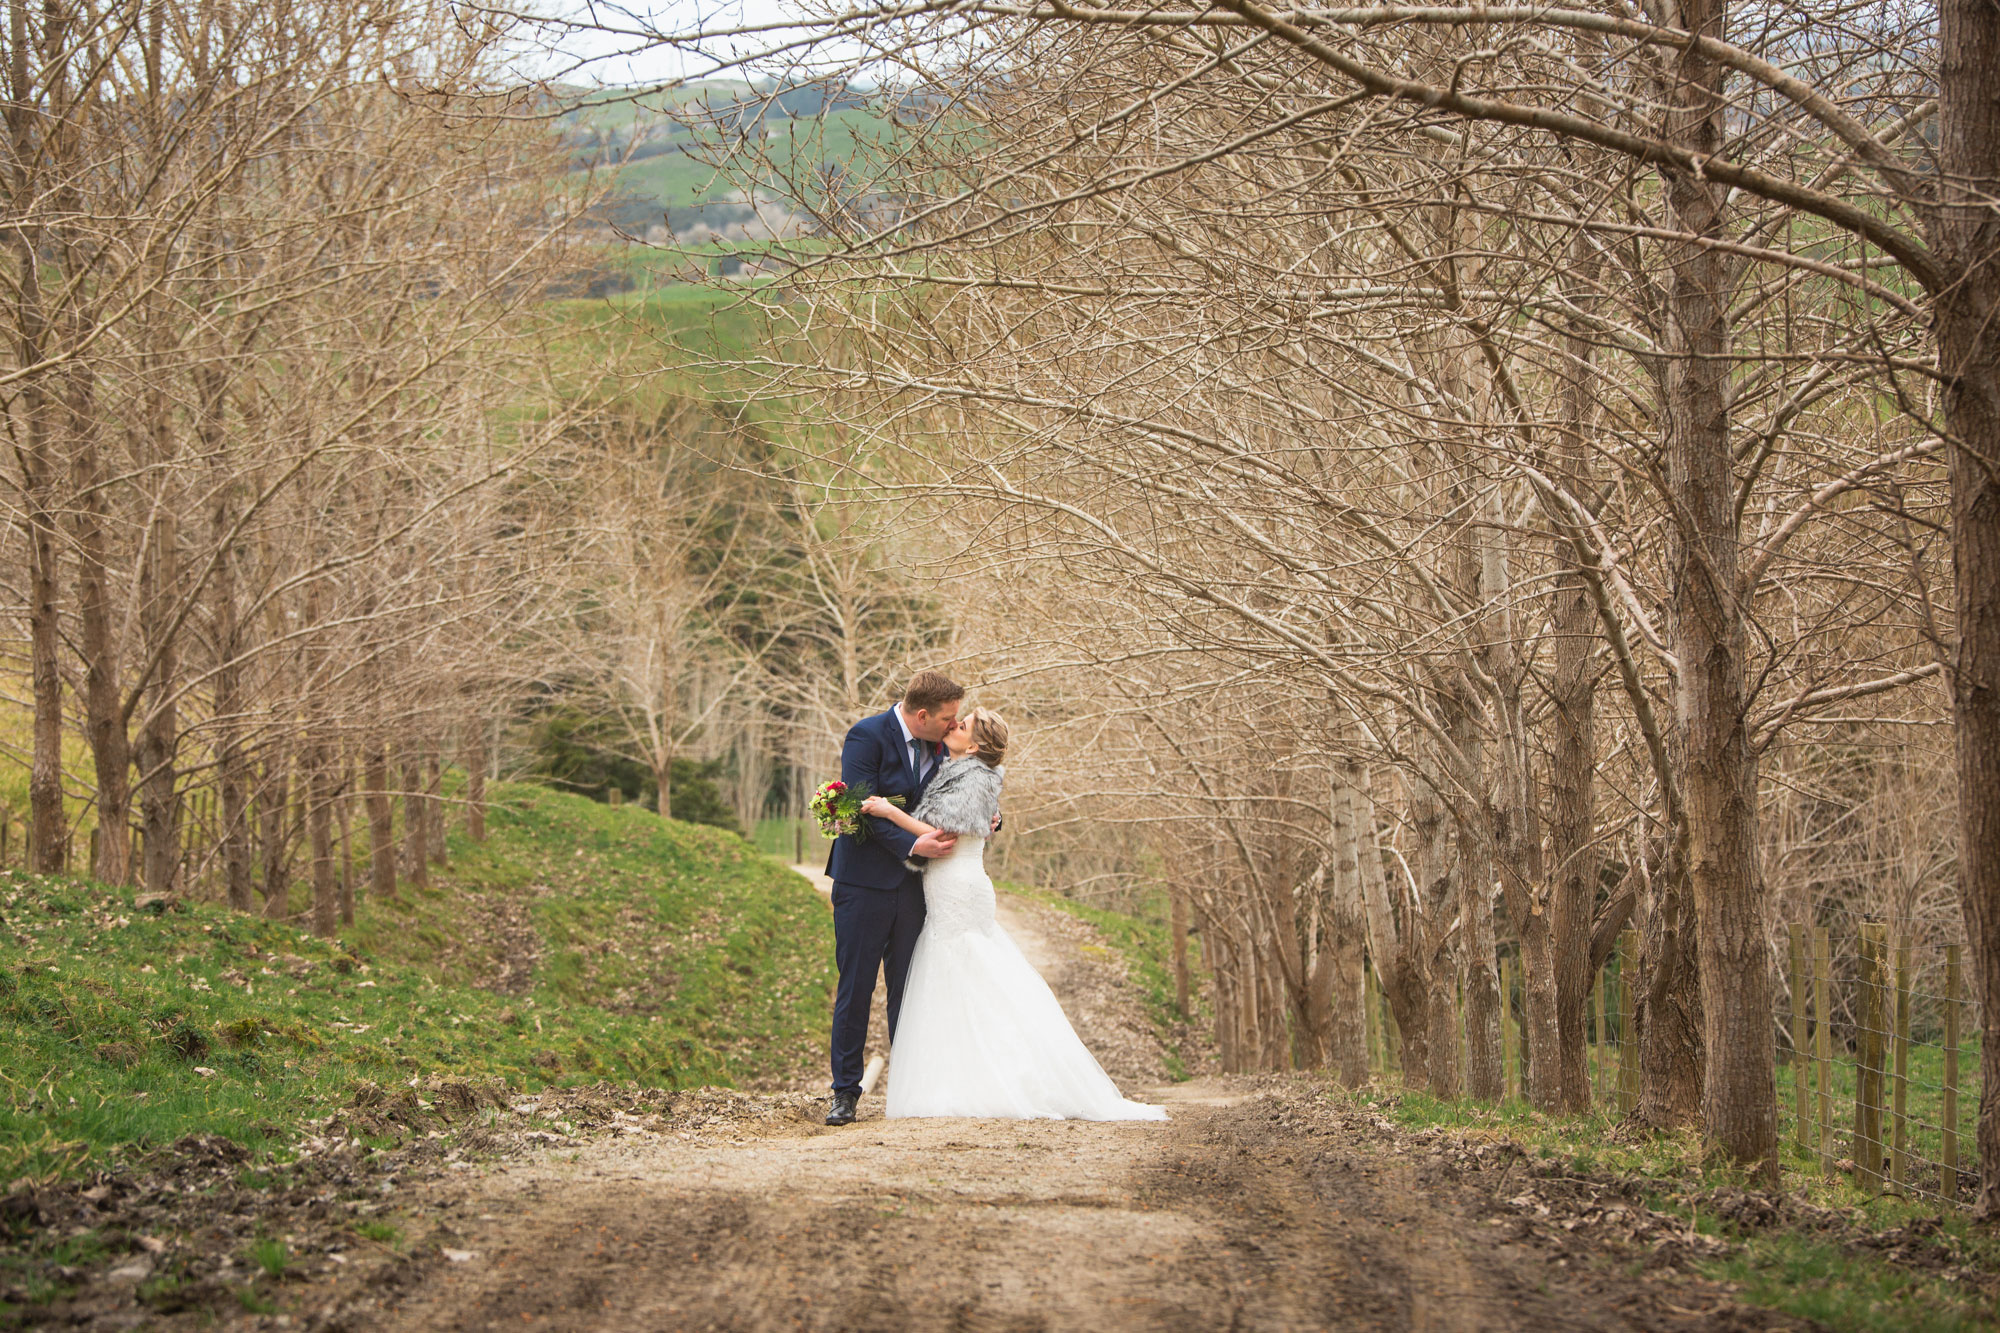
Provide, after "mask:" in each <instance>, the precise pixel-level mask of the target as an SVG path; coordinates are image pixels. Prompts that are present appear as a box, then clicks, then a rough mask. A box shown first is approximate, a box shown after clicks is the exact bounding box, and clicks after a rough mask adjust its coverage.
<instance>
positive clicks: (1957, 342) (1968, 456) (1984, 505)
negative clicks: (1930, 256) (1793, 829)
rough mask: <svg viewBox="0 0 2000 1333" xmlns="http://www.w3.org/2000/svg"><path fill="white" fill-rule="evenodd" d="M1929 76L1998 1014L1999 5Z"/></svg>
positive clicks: (1996, 1189) (1970, 771)
mask: <svg viewBox="0 0 2000 1333" xmlns="http://www.w3.org/2000/svg"><path fill="white" fill-rule="evenodd" d="M1941 19H1942V28H1941V37H1942V40H1941V41H1940V43H1939V49H1940V52H1941V59H1942V68H1941V70H1940V77H1939V81H1938V122H1939V125H1938V148H1939V159H1940V163H1941V166H1942V170H1941V171H1940V173H1939V175H1938V187H1937V188H1938V190H1939V192H1940V201H1939V202H1940V206H1939V208H1938V209H1937V211H1936V214H1935V221H1934V223H1933V228H1934V233H1935V237H1936V240H1937V242H1938V245H1937V248H1938V250H1939V252H1940V254H1941V256H1942V257H1943V259H1944V260H1945V262H1946V263H1947V264H1948V265H1949V266H1950V268H1951V270H1952V276H1953V278H1954V279H1955V281H1953V282H1952V283H1951V284H1950V285H1949V287H1948V288H1947V289H1946V290H1945V291H1944V292H1942V293H1941V294H1940V295H1939V297H1938V301H1937V333H1938V364H1939V368H1940V369H1941V370H1942V371H1943V372H1944V375H1945V398H1944V407H1945V420H1946V421H1947V422H1948V423H1949V425H1950V428H1951V434H1952V445H1951V449H1950V453H1949V467H1950V471H1951V516H1952V536H1953V545H1952V566H1953V571H1954V574H1955V576H1956V577H1955V582H1956V592H1955V598H1956V607H1957V619H1958V644H1957V651H1956V653H1955V654H1954V658H1953V661H1952V681H1951V686H1952V708H1953V714H1954V720H1955V721H1956V724H1957V747H1958V819H1959V846H1958V888H1959V902H1960V905H1961V910H1962V912H1963V914H1964V917H1965V932H1966V938H1967V939H1968V940H1969V941H1970V942H1971V945H1972V962H1973V971H1974V979H1973V991H1974V994H1975V996H1976V997H1977V999H1978V1003H1979V1005H1980V1012H1981V1013H1982V1014H1985V1015H1987V1016H1988V1017H1987V1022H1988V1026H1989V1027H1991V1026H1992V1023H1993V1018H1992V1016H1993V1015H1996V1014H2000V782H1996V781H1995V779H1994V775H1995V774H1996V773H2000V479H1996V477H1995V475H1994V468H1995V466H1996V462H1995V460H1996V459H2000V270H1996V267H1995V264H1994V256H1995V255H1996V254H2000V212H1996V211H1995V209H1994V206H1993V202H1992V201H1993V199H1994V198H1995V197H1996V192H2000V12H1996V11H1995V9H1994V7H1993V5H1992V4H1991V3H1990V0H1985V2H1982V0H1945V2H1944V4H1943V6H1942V9H1941ZM1979 1067H1980V1075H1981V1083H1980V1094H1979V1128H1978V1138H1979V1163H1980V1183H1979V1199H1978V1203H1977V1205H1976V1213H1977V1215H1978V1216H1979V1217H1981V1218H1985V1219H1988V1220H1992V1219H1996V1218H2000V1041H1992V1040H1989V1041H1986V1042H1983V1043H1981V1046H1980V1056H1979Z"/></svg>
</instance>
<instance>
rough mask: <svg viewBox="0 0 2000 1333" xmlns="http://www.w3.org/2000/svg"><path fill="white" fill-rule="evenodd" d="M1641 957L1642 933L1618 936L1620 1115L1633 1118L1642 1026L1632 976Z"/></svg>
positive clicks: (1636, 1098)
mask: <svg viewBox="0 0 2000 1333" xmlns="http://www.w3.org/2000/svg"><path fill="white" fill-rule="evenodd" d="M1638 957H1639V932H1638V931H1636V930H1624V931H1620V932H1619V933H1618V1113H1619V1114H1620V1115H1630V1114H1631V1113H1632V1108H1633V1107H1634V1106H1637V1105H1638V1104H1639V1063H1638V1058H1637V1057H1638V1048H1639V1024H1638V1015H1637V1014H1635V1013H1633V1012H1632V1008H1633V1003H1634V1000H1633V997H1634V996H1635V995H1637V994H1638V989H1639V988H1638V987H1637V986H1635V985H1634V984H1633V982H1634V980H1635V978H1634V977H1633V975H1632V973H1633V971H1634V970H1635V964H1636V963H1637V960H1638Z"/></svg>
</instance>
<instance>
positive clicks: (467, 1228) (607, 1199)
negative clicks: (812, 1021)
mask: <svg viewBox="0 0 2000 1333" xmlns="http://www.w3.org/2000/svg"><path fill="white" fill-rule="evenodd" d="M1009 923H1010V925H1011V927H1012V928H1013V929H1014V931H1015V932H1016V933H1017V935H1021V936H1022V943H1023V944H1024V946H1025V947H1026V948H1027V949H1028V950H1029V951H1030V952H1031V953H1033V954H1035V955H1036V956H1037V957H1038V958H1039V959H1040V960H1041V961H1042V963H1043V964H1044V966H1045V967H1046V969H1047V972H1048V974H1049V975H1050V976H1051V978H1052V980H1053V981H1054V982H1055V983H1056V985H1057V989H1058V993H1059V994H1064V995H1065V1000H1066V1003H1068V1002H1071V1000H1072V996H1073V997H1074V1008H1075V1009H1076V1010H1077V1011H1079V1012H1082V1011H1087V1012H1091V1013H1100V1012H1102V1011H1103V1010H1104V1008H1105V1006H1104V1004H1103V1003H1102V997H1101V996H1098V997H1097V998H1096V999H1092V998H1091V996H1092V993H1093V992H1092V988H1093V986H1096V988H1097V990H1099V991H1101V990H1102V985H1101V983H1102V981H1103V978H1102V976H1101V975H1098V976H1093V975H1092V974H1093V968H1092V967H1091V966H1090V965H1089V964H1090V963H1091V962H1092V961H1093V960H1091V959H1090V958H1087V957H1086V956H1084V955H1083V954H1082V953H1081V952H1080V946H1079V945H1078V944H1077V942H1076V941H1075V940H1070V939H1063V938H1058V937H1056V936H1055V935H1054V934H1053V933H1051V932H1047V931H1043V930H1041V929H1040V928H1038V926H1037V924H1036V918H1035V917H1034V916H1033V915H1032V914H1031V913H1030V912H1027V911H1024V910H1023V909H1022V908H1021V907H1020V906H1019V905H1016V907H1015V908H1014V909H1013V912H1012V914H1011V915H1010V917H1009ZM1065 992H1068V993H1065ZM1113 1021H1122V1020H1121V1019H1120V1018H1119V1017H1118V1016H1115V1015H1114V1019H1113ZM1080 1026H1083V1025H1082V1024H1080ZM1084 1031H1085V1036H1086V1039H1087V1040H1088V1039H1091V1037H1092V1033H1091V1031H1090V1030H1089V1028H1088V1027H1087V1026H1086V1027H1084ZM1114 1044H1115V1042H1114ZM1128 1054H1129V1053H1128ZM1142 1095H1150V1096H1152V1097H1155V1098H1157V1099H1159V1100H1163V1101H1165V1102H1167V1103H1168V1104H1169V1105H1170V1106H1171V1107H1172V1111H1173V1119H1172V1121H1171V1122H1170V1123H1168V1124H1166V1125H1157V1124H1111V1125H1098V1124H1077V1123H1040V1122H1037V1123H1015V1122H996V1121H939V1120H931V1121H893V1122H892V1121H885V1120H883V1119H881V1118H880V1114H881V1112H880V1100H879V1098H871V1099H869V1101H868V1102H867V1103H864V1111H863V1119H862V1120H861V1121H860V1122H859V1123H857V1124H856V1125H854V1126H852V1127H850V1128H846V1129H840V1130H829V1129H826V1128H824V1127H823V1126H820V1125H818V1124H816V1123H814V1122H813V1121H812V1120H811V1119H810V1118H808V1117H809V1115H810V1111H811V1109H812V1108H811V1107H809V1106H807V1105H806V1104H804V1103H803V1102H801V1101H798V1100H797V1099H795V1100H794V1102H793V1103H792V1106H791V1109H790V1110H788V1111H787V1112H786V1113H785V1114H782V1115H778V1116H776V1117H775V1118H768V1117H767V1118H766V1119H764V1120H761V1121H758V1122H756V1123H755V1124H752V1125H747V1126H743V1127H739V1128H735V1129H732V1128H730V1127H729V1126H728V1125H727V1124H722V1125H720V1126H719V1127H718V1126H711V1127H710V1128H709V1129H707V1130H704V1131H700V1132H691V1131H683V1132H678V1133H675V1132H667V1133H647V1132H643V1131H634V1132H631V1133H625V1134H620V1135H617V1136H615V1137H612V1138H605V1139H593V1140H589V1141H587V1142H584V1143H583V1144H582V1145H581V1146H576V1147H569V1146H566V1147H564V1148H563V1149H560V1150H557V1151H554V1152H548V1153H544V1154H542V1155H540V1156H537V1157H531V1158H529V1159H527V1160H513V1161H507V1162H502V1163H500V1164H498V1165H496V1166H494V1167H492V1168H490V1169H489V1170H488V1171H487V1173H486V1174H484V1175H483V1176H479V1177H478V1178H476V1179H468V1178H467V1176H465V1175H461V1176H460V1177H459V1178H458V1179H457V1180H454V1181H451V1182H449V1188H444V1187H442V1186H441V1187H440V1189H439V1191H438V1193H437V1195H436V1197H435V1199H434V1202H433V1205H432V1207H431V1208H430V1210H429V1217H428V1218H427V1219H426V1220H427V1223H428V1225H430V1226H432V1227H434V1228H435V1230H434V1231H433V1232H432V1233H431V1235H430V1238H429V1239H428V1241H427V1242H426V1243H425V1245H424V1248H425V1250H426V1252H433V1248H432V1247H442V1248H441V1249H436V1250H435V1251H434V1252H435V1253H437V1254H438V1255H439V1256H440V1257H439V1258H437V1259H436V1260H435V1261H434V1262H431V1263H426V1264H418V1263H412V1264H408V1265H405V1266H404V1267H403V1268H402V1269H401V1270H399V1273H400V1276H399V1279H398V1281H397V1282H395V1283H394V1284H391V1285H392V1287H393V1288H400V1290H391V1291H384V1292H382V1293H381V1297H382V1298H381V1299H380V1300H379V1301H377V1300H370V1301H367V1302H362V1303H358V1304H357V1303H347V1304H345V1306H344V1309H343V1310H342V1317H341V1318H340V1319H339V1320H338V1322H340V1323H342V1324H344V1325H345V1326H346V1327H348V1328H363V1327H379V1328H385V1329H392V1330H408V1331H409V1333H417V1331H418V1330H425V1331H428V1330H484V1329H496V1328H555V1329H565V1330H570V1329H574V1330H607V1331H608V1330H654V1329H657V1330H673V1329H728V1330H764V1329H799V1328H802V1329H812V1330H846V1329H863V1328H865V1329H871V1330H876V1329H881V1330H897V1329H974V1330H1071V1329H1074V1330H1098V1329H1187V1330H1210V1329H1245V1330H1260V1329H1287V1330H1288V1329H1320V1328H1324V1329H1341V1330H1350V1329H1351V1330H1374V1329H1382V1330H1399V1331H1400V1330H1432V1329H1436V1330H1468V1331H1470V1330H1496V1329H1532V1330H1536V1333H1556V1331H1557V1330H1579V1331H1582V1330H1619V1329H1750V1328H1758V1329H1762V1328H1772V1329H1777V1328H1787V1329H1795V1328H1805V1327H1809V1325H1805V1324H1802V1323H1801V1322H1799V1321H1797V1320H1793V1319H1786V1318H1781V1317H1777V1316H1772V1315H1768V1314H1766V1313H1764V1312H1761V1311H1755V1310H1749V1309H1745V1308H1742V1307H1739V1306H1737V1305H1735V1304H1734V1303H1733V1302H1732V1301H1731V1300H1730V1299H1729V1298H1728V1295H1727V1293H1726V1292H1724V1291H1722V1290H1720V1289H1717V1288H1714V1287H1711V1286H1709V1285H1708V1284H1705V1283H1703V1282H1702V1281H1700V1280H1699V1279H1696V1278H1693V1277H1691V1276H1688V1275H1687V1274H1686V1273H1685V1272H1683V1271H1680V1270H1678V1269H1676V1268H1674V1267H1673V1266H1672V1264H1671V1262H1667V1263H1665V1264H1664V1265H1661V1264H1658V1263H1655V1267H1656V1268H1657V1269H1658V1271H1657V1272H1656V1273H1655V1274H1654V1275H1653V1276H1645V1275H1641V1274H1635V1273H1633V1272H1631V1271H1630V1270H1633V1269H1637V1268H1640V1267H1642V1266H1643V1265H1645V1264H1647V1263H1654V1262H1655V1261H1656V1260H1658V1259H1659V1257H1660V1256H1661V1255H1662V1253H1663V1252H1664V1253H1665V1254H1666V1255H1667V1256H1668V1260H1669V1261H1671V1259H1672V1256H1673V1252H1674V1251H1673V1245H1674V1242H1673V1240H1672V1237H1671V1234H1670V1233H1671V1231H1672V1229H1673V1224H1671V1223H1670V1222H1667V1223H1663V1222H1662V1221H1660V1220H1658V1215H1648V1214H1646V1213H1645V1210H1644V1209H1643V1207H1638V1206H1636V1205H1633V1204H1631V1203H1630V1202H1629V1201H1625V1200H1619V1199H1607V1198H1604V1197H1600V1196H1601V1195H1602V1193H1603V1191H1595V1192H1593V1191H1592V1190H1589V1189H1584V1188H1581V1187H1577V1186H1574V1185H1570V1184H1566V1183H1565V1182H1562V1181H1553V1182H1541V1183H1540V1184H1539V1185H1538V1184H1537V1183H1536V1182H1534V1181H1532V1180H1530V1176H1531V1174H1532V1173H1531V1172H1530V1171H1529V1170H1528V1168H1527V1167H1525V1166H1518V1165H1517V1163H1516V1161H1515V1159H1514V1158H1513V1157H1511V1156H1510V1155H1509V1153H1508V1151H1504V1150H1499V1149H1497V1148H1496V1150H1495V1151H1493V1152H1491V1153H1488V1152H1485V1151H1483V1150H1480V1151H1474V1152H1472V1153H1470V1154H1468V1153H1467V1152H1466V1151H1465V1150H1464V1148H1463V1145H1460V1146H1459V1147H1458V1148H1451V1147H1448V1146H1445V1147H1435V1148H1434V1149H1433V1148H1430V1147H1426V1146H1425V1144H1424V1143H1423V1142H1421V1141H1416V1142H1413V1141H1411V1140H1410V1139H1409V1137H1408V1136H1406V1135H1400V1132H1396V1131H1392V1127H1389V1126H1387V1124H1386V1122H1384V1121H1381V1120H1379V1119H1378V1118H1374V1117H1371V1116H1370V1115H1369V1113H1368V1112H1367V1111H1366V1109H1365V1108H1355V1107H1353V1106H1352V1105H1351V1104H1347V1103H1344V1102H1340V1101H1338V1100H1337V1099H1329V1098H1327V1097H1325V1096H1323V1095H1321V1091H1320V1090H1318V1089H1316V1088H1314V1087H1313V1086H1312V1085H1311V1084H1309V1083H1307V1082H1303V1081H1298V1080H1286V1081H1277V1080H1264V1081H1262V1082H1259V1081H1255V1080H1235V1081H1229V1080H1203V1081H1197V1082H1195V1083H1191V1084H1182V1085H1178V1086H1174V1087H1170V1088H1163V1089H1153V1090H1151V1091H1150V1093H1145V1092H1143V1090H1142ZM1522 1191H1526V1192H1522ZM1503 1196H1505V1197H1503ZM1585 1196H1588V1197H1585ZM1551 1201H1553V1202H1554V1203H1555V1204H1556V1207H1555V1208H1554V1210H1553V1211H1552V1210H1551V1207H1550V1202H1551ZM1634 1219H1637V1220H1636V1221H1634ZM1663 1234H1666V1235H1667V1239H1665V1240H1662V1235H1663ZM1610 1235H1615V1236H1617V1237H1620V1238H1624V1239H1625V1240H1628V1241H1630V1242H1631V1243H1630V1244H1626V1245H1621V1246H1618V1247H1613V1248H1611V1249H1606V1248H1605V1247H1604V1245H1603V1244H1601V1238H1602V1237H1604V1236H1610ZM1689 1239H1690V1240H1698V1239H1699V1238H1697V1237H1690V1238H1689ZM307 1304H310V1302H309V1301H308V1302H307Z"/></svg>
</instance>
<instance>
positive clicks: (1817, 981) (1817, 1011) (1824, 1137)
mask: <svg viewBox="0 0 2000 1333" xmlns="http://www.w3.org/2000/svg"><path fill="white" fill-rule="evenodd" d="M1832 1009H1833V943H1832V933H1831V932H1830V931H1829V930H1828V929H1827V928H1826V927H1825V926H1818V927H1815V928H1814V930H1813V1020H1814V1023H1813V1064H1814V1065H1815V1066H1816V1068H1817V1072H1818V1075H1819V1077H1818V1078H1817V1079H1815V1080H1814V1081H1815V1082H1816V1083H1818V1084H1819V1169H1820V1171H1821V1172H1822V1173H1823V1174H1825V1175H1829V1176H1830V1175H1832V1174H1833V1025H1832V1024H1831V1023H1829V1022H1828V1021H1827V1017H1828V1015H1829V1014H1830V1013H1831V1012H1832Z"/></svg>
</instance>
